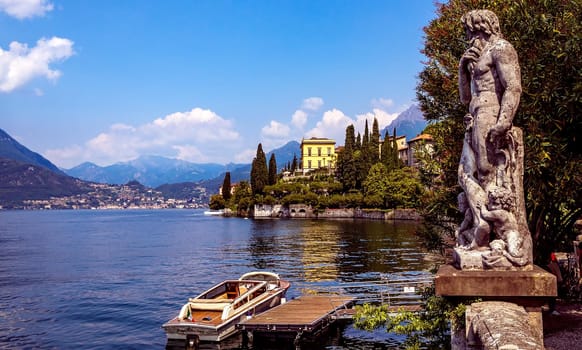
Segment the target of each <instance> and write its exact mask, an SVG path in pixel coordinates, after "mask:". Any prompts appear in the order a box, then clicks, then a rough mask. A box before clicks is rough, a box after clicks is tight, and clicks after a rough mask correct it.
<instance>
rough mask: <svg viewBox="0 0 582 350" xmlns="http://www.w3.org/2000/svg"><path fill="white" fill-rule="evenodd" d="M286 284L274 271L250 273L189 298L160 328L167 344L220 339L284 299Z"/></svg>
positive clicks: (218, 340)
mask: <svg viewBox="0 0 582 350" xmlns="http://www.w3.org/2000/svg"><path fill="white" fill-rule="evenodd" d="M289 287H290V283H289V282H287V281H284V280H281V279H280V278H279V275H277V274H275V273H272V272H266V271H256V272H249V273H246V274H244V275H242V276H241V277H240V278H239V279H238V280H227V281H224V282H222V283H219V284H217V285H215V286H214V287H212V288H210V289H209V290H207V291H205V292H204V293H202V294H200V295H199V296H197V297H195V298H190V299H189V300H188V302H187V303H186V304H185V305H184V306H182V308H181V309H180V313H179V314H178V316H177V317H175V318H173V319H171V320H170V321H168V322H166V323H165V324H164V325H163V326H162V328H163V329H164V331H165V332H166V336H167V338H168V343H170V342H176V341H185V342H186V345H188V343H190V344H196V343H198V342H200V341H204V342H220V341H222V340H224V339H226V338H228V337H229V336H231V335H233V334H235V333H236V332H237V329H236V325H237V324H238V323H240V322H242V321H243V320H246V319H248V318H252V317H253V316H255V315H258V314H260V313H262V312H264V311H266V310H268V309H270V308H272V307H275V306H277V305H279V304H281V303H282V302H284V300H285V293H286V292H287V289H289Z"/></svg>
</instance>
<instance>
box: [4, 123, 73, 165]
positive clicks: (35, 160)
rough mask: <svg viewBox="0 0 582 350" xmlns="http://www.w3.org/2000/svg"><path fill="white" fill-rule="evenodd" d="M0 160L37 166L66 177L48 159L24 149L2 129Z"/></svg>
mask: <svg viewBox="0 0 582 350" xmlns="http://www.w3.org/2000/svg"><path fill="white" fill-rule="evenodd" d="M0 158H6V159H12V160H15V161H18V162H21V163H26V164H32V165H37V166H40V167H43V168H45V169H48V170H50V171H52V172H55V173H57V174H60V175H64V173H63V172H62V171H61V170H60V169H59V168H58V167H57V166H56V165H54V164H53V163H51V162H50V161H49V160H48V159H46V158H45V157H43V156H41V155H40V154H38V153H36V152H33V151H31V150H29V149H28V148H26V147H24V146H23V145H21V144H20V143H19V142H18V141H16V140H15V139H14V138H12V136H10V135H8V133H7V132H6V131H4V130H2V129H0Z"/></svg>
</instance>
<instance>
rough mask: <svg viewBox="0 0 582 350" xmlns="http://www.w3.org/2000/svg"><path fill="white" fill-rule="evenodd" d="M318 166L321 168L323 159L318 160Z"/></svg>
mask: <svg viewBox="0 0 582 350" xmlns="http://www.w3.org/2000/svg"><path fill="white" fill-rule="evenodd" d="M317 167H318V168H321V160H318V161H317Z"/></svg>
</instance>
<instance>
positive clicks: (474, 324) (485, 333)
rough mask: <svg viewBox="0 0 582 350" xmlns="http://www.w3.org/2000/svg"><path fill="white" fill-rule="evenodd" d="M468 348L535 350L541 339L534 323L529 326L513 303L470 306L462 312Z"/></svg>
mask: <svg viewBox="0 0 582 350" xmlns="http://www.w3.org/2000/svg"><path fill="white" fill-rule="evenodd" d="M465 316H466V324H467V333H466V336H467V347H468V348H469V349H483V350H499V349H507V350H509V349H515V350H539V349H543V338H542V337H541V335H540V334H541V333H540V331H539V329H536V328H539V325H538V324H535V323H534V324H531V323H530V315H529V314H528V313H527V312H526V310H525V309H524V308H523V307H521V306H518V305H516V304H513V303H507V302H499V301H488V302H481V303H474V304H471V305H470V306H469V307H467V311H466V313H465Z"/></svg>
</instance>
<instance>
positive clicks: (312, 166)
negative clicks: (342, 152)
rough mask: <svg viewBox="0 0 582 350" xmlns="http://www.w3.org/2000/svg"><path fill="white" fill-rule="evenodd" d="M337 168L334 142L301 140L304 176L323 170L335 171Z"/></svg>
mask: <svg viewBox="0 0 582 350" xmlns="http://www.w3.org/2000/svg"><path fill="white" fill-rule="evenodd" d="M335 166H336V154H335V141H334V140H332V139H326V138H318V137H312V138H310V139H303V140H301V170H302V172H303V174H307V173H308V172H310V171H313V170H316V169H321V168H325V169H328V170H333V169H335Z"/></svg>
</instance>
